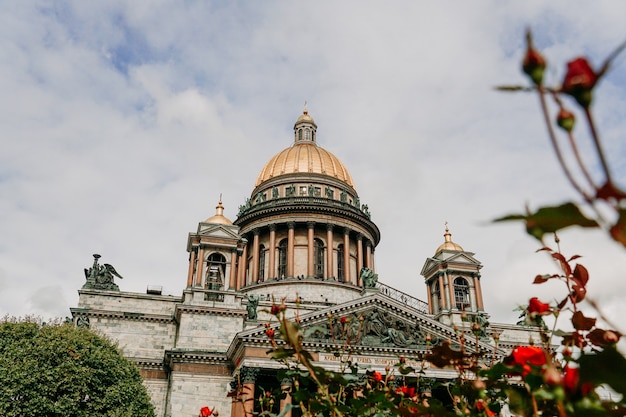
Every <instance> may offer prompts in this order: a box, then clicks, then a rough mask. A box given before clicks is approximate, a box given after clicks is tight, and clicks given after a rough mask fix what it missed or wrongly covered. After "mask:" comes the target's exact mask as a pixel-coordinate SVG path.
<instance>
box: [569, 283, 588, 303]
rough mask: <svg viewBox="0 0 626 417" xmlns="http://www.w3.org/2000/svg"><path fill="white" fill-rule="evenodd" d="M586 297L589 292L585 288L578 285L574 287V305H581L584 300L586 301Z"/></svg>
mask: <svg viewBox="0 0 626 417" xmlns="http://www.w3.org/2000/svg"><path fill="white" fill-rule="evenodd" d="M586 295H587V290H586V289H585V287H581V286H580V285H577V284H574V285H572V293H571V294H570V298H571V300H572V303H574V304H576V303H580V302H581V301H582V300H584V299H585V296H586Z"/></svg>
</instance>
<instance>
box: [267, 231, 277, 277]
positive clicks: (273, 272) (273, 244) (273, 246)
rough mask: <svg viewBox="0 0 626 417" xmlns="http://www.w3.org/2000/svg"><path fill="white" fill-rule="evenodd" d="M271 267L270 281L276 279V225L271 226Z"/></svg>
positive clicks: (268, 271) (269, 271)
mask: <svg viewBox="0 0 626 417" xmlns="http://www.w3.org/2000/svg"><path fill="white" fill-rule="evenodd" d="M268 252H269V260H268V263H269V266H268V270H267V277H268V278H269V279H271V278H276V225H275V224H274V223H272V224H270V249H269V251H268Z"/></svg>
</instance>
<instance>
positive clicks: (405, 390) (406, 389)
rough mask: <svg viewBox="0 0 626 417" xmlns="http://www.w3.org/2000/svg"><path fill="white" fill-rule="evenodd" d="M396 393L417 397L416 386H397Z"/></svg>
mask: <svg viewBox="0 0 626 417" xmlns="http://www.w3.org/2000/svg"><path fill="white" fill-rule="evenodd" d="M396 393H397V394H403V395H405V396H407V397H409V398H411V397H415V387H411V388H409V387H407V386H406V385H405V386H402V387H398V388H396Z"/></svg>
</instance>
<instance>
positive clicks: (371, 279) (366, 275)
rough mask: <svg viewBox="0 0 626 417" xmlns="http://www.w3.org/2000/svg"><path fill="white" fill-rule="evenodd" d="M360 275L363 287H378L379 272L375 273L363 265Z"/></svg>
mask: <svg viewBox="0 0 626 417" xmlns="http://www.w3.org/2000/svg"><path fill="white" fill-rule="evenodd" d="M360 275H361V276H360V278H361V282H362V283H363V288H365V289H367V288H376V283H377V282H378V274H376V273H374V271H372V270H371V269H369V268H367V267H363V268H361V274H360Z"/></svg>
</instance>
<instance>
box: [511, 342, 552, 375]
mask: <svg viewBox="0 0 626 417" xmlns="http://www.w3.org/2000/svg"><path fill="white" fill-rule="evenodd" d="M509 363H510V364H512V365H520V366H521V367H522V369H523V370H522V376H526V375H528V373H530V371H531V370H532V368H531V365H534V366H543V365H545V364H546V353H545V352H544V351H543V349H542V348H540V347H537V346H518V347H516V348H515V349H513V352H511V356H510V357H509Z"/></svg>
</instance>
